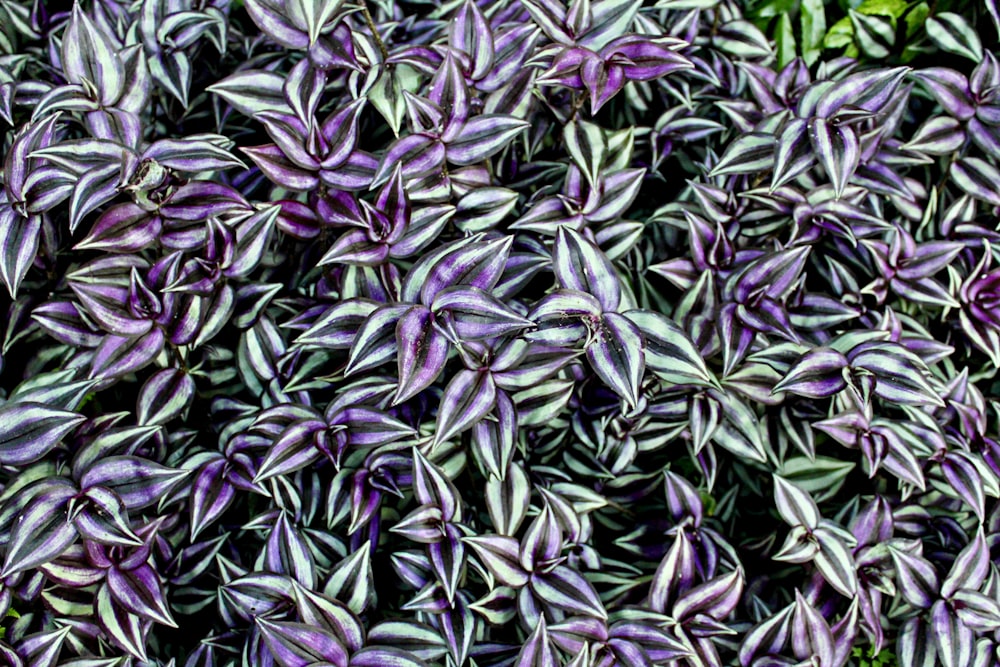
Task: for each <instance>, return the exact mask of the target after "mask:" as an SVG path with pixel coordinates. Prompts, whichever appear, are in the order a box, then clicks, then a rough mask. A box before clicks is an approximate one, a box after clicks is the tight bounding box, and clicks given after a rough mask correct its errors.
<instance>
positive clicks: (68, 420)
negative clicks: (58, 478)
mask: <svg viewBox="0 0 1000 667" xmlns="http://www.w3.org/2000/svg"><path fill="white" fill-rule="evenodd" d="M84 421H85V417H83V415H79V414H77V413H75V412H69V411H66V410H58V409H54V408H50V407H48V406H47V405H43V404H41V403H32V402H22V401H17V402H15V401H11V402H9V403H6V404H4V405H0V464H3V465H8V466H24V465H28V464H30V463H34V462H35V461H38V460H39V459H41V458H42V457H44V456H45V455H46V454H48V453H49V452H50V451H52V449H53V448H55V447H56V445H58V444H59V441H60V440H62V439H63V437H65V436H66V435H68V434H69V433H70V432H71V431H72V430H73V429H75V428H76V427H77V426H79V425H80V424H81V423H83V422H84Z"/></svg>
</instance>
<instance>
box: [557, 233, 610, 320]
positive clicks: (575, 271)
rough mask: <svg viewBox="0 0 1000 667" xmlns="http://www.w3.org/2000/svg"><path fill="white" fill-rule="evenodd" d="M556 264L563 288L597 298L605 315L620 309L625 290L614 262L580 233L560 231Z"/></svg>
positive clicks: (558, 277)
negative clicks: (613, 264)
mask: <svg viewBox="0 0 1000 667" xmlns="http://www.w3.org/2000/svg"><path fill="white" fill-rule="evenodd" d="M552 264H553V270H554V271H555V274H556V279H557V280H558V281H559V285H560V286H561V287H563V288H564V289H569V290H577V291H580V292H586V293H587V294H591V295H593V296H594V297H596V298H597V300H598V301H599V302H600V304H601V307H602V308H603V309H604V312H613V311H615V310H616V309H617V308H618V304H619V303H620V302H621V286H620V285H619V283H618V276H617V274H616V273H615V270H614V267H613V266H612V264H611V260H609V259H608V258H607V256H606V255H605V254H604V253H603V252H602V251H601V249H600V248H598V247H597V246H596V245H594V244H593V243H591V242H590V241H589V240H587V239H586V238H584V237H583V236H581V235H580V233H579V232H576V231H574V230H573V229H571V228H569V227H566V226H560V227H559V230H558V232H557V233H556V242H555V247H554V248H553V251H552Z"/></svg>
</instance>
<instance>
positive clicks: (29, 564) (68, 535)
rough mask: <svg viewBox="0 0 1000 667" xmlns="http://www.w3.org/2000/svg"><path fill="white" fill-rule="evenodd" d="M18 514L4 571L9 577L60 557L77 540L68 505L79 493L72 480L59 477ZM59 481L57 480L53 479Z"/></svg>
mask: <svg viewBox="0 0 1000 667" xmlns="http://www.w3.org/2000/svg"><path fill="white" fill-rule="evenodd" d="M56 479H57V480H58V483H52V484H50V485H49V486H48V487H46V488H45V489H44V490H43V491H42V492H41V493H39V494H37V495H35V496H34V497H33V498H31V500H29V501H28V503H27V504H26V505H25V506H24V509H22V510H21V511H20V512H19V514H18V521H17V523H16V525H15V526H14V529H13V531H12V532H11V535H10V542H9V543H8V544H7V555H6V557H5V558H4V562H3V571H2V572H0V575H2V576H4V577H9V576H11V575H12V574H16V573H18V572H23V571H25V570H28V569H30V568H33V567H37V566H39V565H42V564H43V563H47V562H49V561H51V560H53V559H55V558H58V557H59V556H60V555H62V553H63V552H64V551H66V549H68V548H69V547H70V545H71V544H73V542H75V541H76V538H77V531H76V527H75V526H74V525H73V522H72V521H70V517H69V512H68V505H69V501H70V499H71V498H72V497H73V496H74V495H75V494H76V489H74V488H73V485H72V483H71V482H69V480H66V479H65V478H56ZM53 482H55V480H53Z"/></svg>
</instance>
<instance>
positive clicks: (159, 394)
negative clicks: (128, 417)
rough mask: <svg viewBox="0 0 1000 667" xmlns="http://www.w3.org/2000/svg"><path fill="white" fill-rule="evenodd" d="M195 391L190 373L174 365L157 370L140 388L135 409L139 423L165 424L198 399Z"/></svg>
mask: <svg viewBox="0 0 1000 667" xmlns="http://www.w3.org/2000/svg"><path fill="white" fill-rule="evenodd" d="M195 391H196V390H195V384H194V380H192V379H191V376H190V375H189V374H188V373H185V372H183V371H181V370H179V369H173V368H167V369H164V370H162V371H159V372H158V373H155V374H154V375H153V376H151V377H150V378H149V379H148V380H146V382H145V383H144V384H143V385H142V389H140V390H139V398H138V401H137V404H136V411H135V412H136V418H137V420H138V423H139V424H140V425H146V424H165V423H167V422H169V421H170V420H171V419H174V418H176V417H179V416H180V415H181V413H183V412H184V411H185V410H186V409H187V408H188V407H189V406H190V405H191V403H192V402H193V401H194V397H195Z"/></svg>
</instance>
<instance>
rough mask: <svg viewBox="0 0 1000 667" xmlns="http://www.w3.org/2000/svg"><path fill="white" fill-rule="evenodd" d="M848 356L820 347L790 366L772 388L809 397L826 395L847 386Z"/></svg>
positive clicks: (775, 390)
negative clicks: (845, 371)
mask: <svg viewBox="0 0 1000 667" xmlns="http://www.w3.org/2000/svg"><path fill="white" fill-rule="evenodd" d="M847 366H848V362H847V358H846V357H845V356H844V355H842V354H841V353H840V352H837V351H836V350H834V349H831V348H828V347H817V348H814V349H812V350H810V351H809V352H807V353H805V354H804V355H802V358H801V359H799V360H798V361H797V362H795V364H794V365H793V366H792V367H791V368H789V369H788V373H786V374H785V377H784V378H783V379H782V380H781V382H779V383H778V384H776V385H775V387H774V389H773V390H772V391H771V393H772V394H776V393H778V392H781V391H785V392H788V393H790V394H796V395H798V396H805V397H806V398H827V397H829V396H833V395H834V394H836V393H837V392H839V391H840V390H842V389H844V388H846V387H847V382H846V381H845V380H844V373H843V371H844V369H845V368H847Z"/></svg>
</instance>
